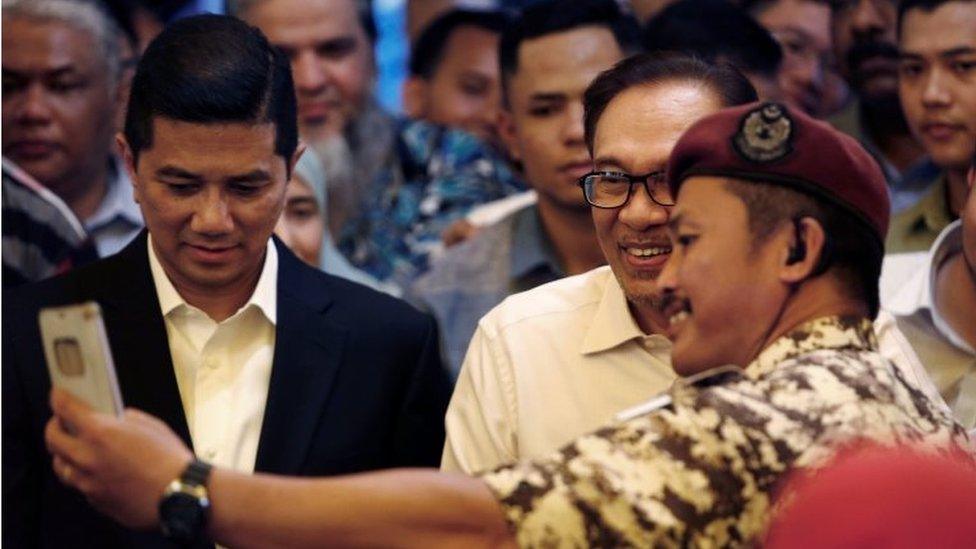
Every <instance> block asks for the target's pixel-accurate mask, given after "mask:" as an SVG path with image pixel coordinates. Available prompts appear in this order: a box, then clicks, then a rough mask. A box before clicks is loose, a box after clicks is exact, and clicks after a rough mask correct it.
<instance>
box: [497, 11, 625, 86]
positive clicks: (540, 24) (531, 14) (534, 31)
mask: <svg viewBox="0 0 976 549" xmlns="http://www.w3.org/2000/svg"><path fill="white" fill-rule="evenodd" d="M590 25H595V26H600V27H606V28H607V29H609V30H610V32H612V33H613V36H614V38H616V40H617V44H618V45H619V46H620V49H621V50H622V51H623V52H624V53H625V54H629V53H633V52H635V51H637V49H638V48H639V43H640V25H639V24H638V23H637V20H636V19H634V18H633V16H631V15H629V14H626V13H624V12H623V11H621V9H620V7H619V6H618V5H617V3H616V2H614V1H613V0H543V1H541V2H537V3H535V4H532V5H531V6H528V7H526V8H525V9H524V10H523V11H522V13H521V15H520V16H519V17H518V18H517V19H516V20H515V22H514V23H513V24H512V25H510V26H509V27H508V28H507V29H506V31H505V32H504V33H502V38H501V43H500V44H499V46H498V62H499V64H500V65H501V77H502V92H503V94H502V96H503V97H505V96H506V95H507V94H506V93H504V92H505V91H506V90H507V89H508V79H509V78H510V77H511V76H512V75H513V74H515V73H516V72H517V71H518V52H519V47H520V46H521V45H522V42H524V41H526V40H532V39H533V38H540V37H542V36H546V35H548V34H555V33H559V32H566V31H569V30H573V29H576V28H578V27H585V26H590Z"/></svg>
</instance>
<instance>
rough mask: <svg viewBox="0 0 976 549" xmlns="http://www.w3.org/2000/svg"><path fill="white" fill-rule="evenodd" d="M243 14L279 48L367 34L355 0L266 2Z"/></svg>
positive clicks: (272, 0) (261, 2) (259, 3)
mask: <svg viewBox="0 0 976 549" xmlns="http://www.w3.org/2000/svg"><path fill="white" fill-rule="evenodd" d="M243 15H244V18H245V19H246V20H247V22H248V23H250V24H252V25H255V26H257V27H258V28H260V29H261V31H262V32H263V33H264V34H265V35H266V36H267V37H268V40H269V41H270V42H272V43H274V44H276V45H285V46H300V45H306V44H311V43H316V42H321V41H325V40H332V39H336V38H341V37H344V36H349V35H353V34H357V33H359V32H363V33H364V32H365V30H364V29H363V28H362V24H361V23H360V21H359V16H358V12H357V11H356V4H355V0H263V1H259V2H256V3H255V4H254V5H253V6H252V7H250V8H249V9H248V10H247V11H246V12H244V14H243Z"/></svg>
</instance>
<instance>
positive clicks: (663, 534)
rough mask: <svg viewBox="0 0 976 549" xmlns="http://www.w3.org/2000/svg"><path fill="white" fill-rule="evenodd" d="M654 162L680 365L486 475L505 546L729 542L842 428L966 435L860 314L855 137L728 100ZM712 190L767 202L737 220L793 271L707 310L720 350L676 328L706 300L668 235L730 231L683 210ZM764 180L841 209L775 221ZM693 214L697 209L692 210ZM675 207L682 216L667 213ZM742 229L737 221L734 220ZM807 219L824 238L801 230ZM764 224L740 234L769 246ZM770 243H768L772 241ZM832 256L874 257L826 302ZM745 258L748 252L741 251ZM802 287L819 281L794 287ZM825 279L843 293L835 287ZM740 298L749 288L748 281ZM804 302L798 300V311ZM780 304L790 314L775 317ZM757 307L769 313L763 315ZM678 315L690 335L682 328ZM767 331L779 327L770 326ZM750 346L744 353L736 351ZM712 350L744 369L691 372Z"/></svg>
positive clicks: (951, 439)
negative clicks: (664, 182) (626, 401)
mask: <svg viewBox="0 0 976 549" xmlns="http://www.w3.org/2000/svg"><path fill="white" fill-rule="evenodd" d="M669 166H670V170H669V172H670V173H669V182H670V185H671V187H672V192H673V193H674V194H675V195H676V196H678V200H677V207H676V208H675V211H674V213H673V215H672V242H673V243H674V246H675V250H674V252H673V255H672V258H671V259H670V260H669V264H668V265H667V267H665V271H664V272H663V273H662V274H661V277H660V278H659V280H658V284H659V285H660V286H661V287H662V288H663V290H664V291H665V294H666V295H670V296H671V297H672V299H666V300H665V301H666V303H667V305H666V307H667V310H668V313H669V314H670V316H671V318H672V324H673V327H672V330H673V331H672V334H671V335H672V339H674V343H675V348H674V355H673V359H672V360H673V364H674V367H675V369H676V370H677V371H678V372H679V373H681V374H683V375H688V374H694V375H693V376H692V377H691V378H686V379H685V380H684V381H679V382H678V383H676V384H675V386H674V387H673V388H672V389H671V390H670V391H669V392H668V393H667V394H666V395H662V396H660V397H657V398H655V399H652V400H651V401H650V402H649V403H648V405H647V406H644V407H638V408H637V409H634V410H633V411H630V412H624V413H622V414H621V415H620V416H619V417H620V419H624V420H626V421H621V422H620V423H618V424H616V425H612V426H609V427H606V428H604V429H601V430H599V431H597V432H595V433H593V434H591V435H588V436H584V437H582V438H580V439H578V440H576V441H575V442H573V443H572V444H569V445H568V446H566V447H565V448H563V449H562V450H561V451H559V452H557V453H555V454H553V455H552V456H550V457H549V458H547V459H544V460H540V461H535V462H530V463H522V464H518V465H514V466H510V467H503V468H501V469H499V470H497V471H495V472H493V473H490V474H487V475H485V476H484V477H483V480H484V481H485V482H487V483H488V485H489V487H490V488H491V489H492V491H493V492H494V493H495V495H496V496H497V498H498V500H499V501H500V502H501V504H502V507H503V508H504V510H505V515H506V517H507V519H508V521H509V522H510V524H511V526H512V527H513V528H514V530H515V532H516V536H517V539H518V542H519V544H520V545H523V546H542V547H579V546H587V545H589V546H600V547H608V546H611V547H617V546H638V547H640V546H675V547H676V546H689V545H690V546H696V547H710V546H713V547H726V546H730V545H740V544H743V543H745V542H748V541H750V540H753V539H754V538H755V537H756V536H757V535H759V534H761V533H762V531H763V528H764V526H765V521H766V518H767V515H768V514H769V512H770V505H771V496H772V491H773V489H774V488H775V487H776V485H777V482H778V481H779V479H780V478H781V477H782V476H783V475H784V473H786V472H787V471H789V470H790V468H792V467H812V466H817V465H818V464H821V463H823V462H824V461H825V460H826V459H827V458H829V457H830V456H831V455H832V453H833V452H834V451H836V449H837V448H838V447H839V446H842V445H845V444H848V443H851V442H853V441H855V440H858V439H870V440H874V441H877V442H880V443H883V444H895V443H931V444H932V445H934V446H939V447H943V448H951V447H953V446H959V447H962V448H966V447H967V446H968V442H967V439H966V435H965V433H964V432H963V430H962V429H961V428H960V427H959V426H958V425H955V424H954V423H953V420H952V419H951V418H950V417H948V416H947V415H946V414H945V412H944V411H943V408H941V407H939V406H936V405H934V404H933V403H932V402H931V401H930V400H928V399H927V398H926V396H925V395H924V393H923V392H922V391H921V390H920V389H919V388H918V387H915V386H914V385H913V384H912V383H911V382H910V380H908V379H906V378H905V377H904V376H903V375H901V372H900V371H899V370H897V369H895V368H893V367H892V365H891V364H890V363H888V362H887V361H886V360H885V359H883V358H882V357H881V355H880V354H878V352H877V351H876V349H877V342H876V340H875V336H874V332H873V329H872V323H871V321H870V320H869V318H867V316H868V315H871V316H873V315H874V314H875V313H876V312H877V283H876V281H877V272H878V269H879V268H880V261H881V254H882V252H881V249H882V248H881V242H882V241H883V235H885V234H886V230H887V223H888V197H887V194H886V193H887V191H886V188H885V181H884V177H883V176H882V174H881V172H880V171H879V169H878V167H877V166H876V164H875V163H874V161H873V160H872V159H871V157H870V156H868V154H867V153H865V152H864V150H863V149H861V148H860V146H858V145H857V144H855V142H854V141H853V140H852V139H850V138H848V137H846V136H843V135H841V134H840V133H838V132H836V131H834V130H832V129H830V128H829V126H827V125H826V124H823V123H821V122H817V121H814V120H813V119H810V118H808V117H807V116H805V115H803V114H801V113H798V112H795V111H791V110H788V109H787V108H786V107H783V106H780V105H776V104H765V105H755V104H753V105H748V106H745V107H739V108H734V109H727V110H725V111H722V112H721V113H719V114H716V115H713V116H710V117H707V118H705V119H703V120H702V121H700V122H699V123H698V124H696V125H695V126H693V127H692V128H691V129H690V130H689V131H688V132H686V133H685V134H684V136H683V137H682V139H681V140H680V141H679V142H678V144H677V145H676V147H675V149H674V152H673V153H672V155H671V159H670V164H669ZM728 178H732V179H737V180H739V182H738V183H737V184H732V186H731V187H730V188H731V189H736V188H737V186H738V187H739V188H743V187H744V188H745V189H746V190H745V191H743V192H741V193H736V192H735V191H734V190H733V191H732V192H730V191H729V190H728V189H729V188H726V187H725V184H724V183H725V181H724V180H725V179H728ZM692 181H694V183H692ZM685 184H687V185H689V186H691V185H693V186H694V187H695V191H694V193H695V194H694V195H691V194H689V195H688V196H685V195H679V194H678V192H679V190H680V189H681V188H682V186H683V185H685ZM767 188H770V189H772V190H770V189H767ZM723 189H724V190H723ZM689 190H690V189H689ZM716 192H723V193H727V194H728V197H726V199H727V200H729V197H731V198H730V199H731V200H740V197H739V196H738V195H739V194H742V195H744V196H746V197H747V198H746V199H744V200H742V202H745V203H746V210H747V211H749V210H750V207H749V202H750V201H752V202H758V203H761V204H762V206H763V207H764V208H766V209H767V211H766V212H765V215H764V217H766V218H767V219H765V220H760V221H758V222H756V221H754V220H753V219H752V217H753V215H752V212H751V211H749V217H748V221H749V225H750V227H752V226H753V225H754V224H755V223H758V224H762V223H766V224H768V225H773V226H775V225H776V224H782V225H783V230H781V231H780V232H779V233H776V234H777V235H779V239H780V240H781V243H782V246H783V253H782V254H781V255H780V256H779V257H783V258H784V259H783V261H782V263H783V266H782V270H776V271H775V272H776V275H775V276H774V277H773V278H774V280H773V281H772V284H773V285H774V286H775V285H776V284H782V279H783V277H784V276H786V275H784V274H783V272H784V271H786V270H788V271H789V272H796V271H799V272H800V274H794V275H793V276H795V278H796V280H790V281H789V283H788V284H787V286H788V287H787V288H786V289H785V290H784V291H783V292H782V293H781V295H780V296H774V297H780V298H781V299H782V303H778V304H777V303H775V300H773V301H774V303H773V304H772V306H769V307H767V308H766V311H765V313H766V314H765V316H766V318H763V315H762V314H761V313H760V314H750V315H749V316H748V317H747V318H748V319H749V320H750V321H752V322H751V323H745V322H742V323H740V324H739V325H736V324H734V323H729V324H727V325H724V326H723V328H724V331H726V332H731V333H732V335H734V336H735V338H734V339H732V340H730V341H729V342H728V344H727V348H724V349H723V348H722V347H723V340H722V339H721V337H718V338H716V337H710V335H714V334H709V333H708V331H707V329H705V328H703V327H701V326H697V327H689V326H688V325H689V324H692V323H695V322H699V320H698V319H696V318H695V317H696V316H700V315H705V314H707V313H710V312H716V309H714V308H712V309H707V308H706V305H704V304H703V305H702V307H701V312H700V311H699V307H698V305H699V302H701V301H702V299H699V301H698V302H696V300H695V298H696V294H695V293H694V291H693V290H694V288H693V287H692V286H693V284H687V285H686V286H689V288H687V289H688V292H687V295H684V293H683V290H685V289H686V288H685V287H684V286H683V285H682V277H683V276H684V278H690V277H691V276H693V275H692V274H690V273H689V270H690V269H694V268H695V267H693V266H691V263H692V262H693V261H695V259H693V254H695V253H698V252H696V251H694V250H693V249H692V248H691V244H690V243H688V244H686V243H683V239H684V238H685V237H686V236H687V234H694V235H695V236H696V237H697V238H698V239H700V242H695V243H694V246H707V245H709V244H706V239H711V241H712V242H715V241H716V239H718V238H722V239H723V241H722V242H720V243H719V244H718V245H720V246H723V247H726V248H729V247H734V246H735V243H734V242H731V243H730V241H729V240H728V239H729V238H730V237H729V236H728V235H727V234H722V235H715V234H710V233H709V226H708V225H705V226H702V225H701V223H702V220H701V219H697V220H695V219H694V217H693V216H694V214H695V210H694V209H693V208H692V206H693V204H691V203H690V202H689V201H692V200H696V199H697V200H700V201H705V202H711V205H710V207H711V208H717V210H716V211H721V205H723V204H724V203H718V202H716V201H717V200H719V198H718V197H715V196H714V194H713V193H716ZM770 192H771V193H773V194H772V198H773V199H774V200H775V202H777V203H781V204H782V203H789V202H791V201H793V202H797V201H798V202H799V203H800V204H803V203H804V201H807V202H808V201H809V200H810V199H811V198H812V199H813V201H814V202H819V203H820V204H821V205H822V208H821V209H828V208H829V209H831V210H832V212H833V216H832V217H834V218H836V217H838V215H839V216H843V217H845V218H847V219H844V220H842V221H847V222H849V223H846V224H838V222H837V220H836V219H835V220H834V221H821V220H820V219H815V218H817V217H820V216H818V215H813V216H810V217H807V216H805V215H801V216H800V217H797V218H794V219H791V217H792V216H787V217H786V218H785V219H782V220H779V219H775V215H776V213H777V212H776V211H775V209H776V208H775V207H773V206H771V205H770V203H769V202H770V201H769V200H761V199H759V198H757V196H758V197H761V195H762V194H764V193H766V194H769V193H770ZM794 194H801V195H805V197H800V198H798V199H797V197H795V196H792V195H794ZM767 198H769V197H767ZM782 208H785V209H787V210H788V209H789V206H788V204H787V205H784V206H782ZM770 209H772V210H774V211H773V212H772V213H770V212H769V210H770ZM800 210H801V211H803V212H805V213H809V212H813V211H816V210H815V209H813V208H811V207H805V208H804V207H801V208H800ZM698 213H712V210H706V209H701V208H699V210H698ZM804 217H807V218H806V219H803V218H804ZM830 217H831V216H830V215H826V216H823V218H824V219H829V218H830ZM769 218H772V219H769ZM689 219H691V221H689ZM675 220H678V221H677V223H675ZM692 223H698V224H699V225H698V226H697V228H693V229H688V228H686V227H684V225H687V224H692ZM814 224H815V225H817V226H818V227H814V226H813V225H814ZM824 226H826V229H824V228H823V227H824ZM836 227H843V229H844V230H843V231H839V235H842V238H843V239H844V240H845V241H846V242H836V241H831V240H832V239H833V240H837V239H838V236H839V235H838V234H830V233H831V228H836ZM760 229H761V227H760ZM729 232H731V231H725V233H729ZM743 232H744V233H746V234H748V230H747V229H743ZM754 232H755V231H753V233H754ZM814 232H818V233H820V234H822V235H823V238H821V239H815V238H813V237H812V236H811V234H812V233H814ZM857 232H860V233H861V235H862V236H866V237H867V238H860V239H859V238H858V237H857V236H856V235H855V234H853V233H857ZM686 233H687V234H686ZM824 233H826V234H824ZM776 238H777V237H776V236H770V237H768V238H767V239H765V240H762V239H758V238H757V240H760V243H761V245H762V246H764V247H766V248H769V247H773V248H775V246H777V244H779V243H778V242H777V241H776ZM826 242H830V243H829V244H826ZM684 248H687V250H686V249H684ZM858 248H860V249H858ZM753 249H755V246H753ZM710 251H711V250H709V251H702V252H701V253H710ZM760 253H761V252H756V254H760ZM771 253H773V254H774V257H775V250H773V252H771ZM817 256H819V257H817ZM845 257H847V258H851V257H853V258H855V261H861V262H864V263H867V264H868V265H867V270H866V276H872V273H873V277H874V281H875V282H874V284H873V285H868V287H869V288H872V290H869V291H873V294H872V295H867V296H863V297H864V301H865V303H863V304H861V306H860V307H859V306H858V304H857V303H854V304H851V305H847V306H840V307H836V310H835V311H832V310H831V307H833V306H834V305H833V304H838V303H845V302H849V301H851V299H849V298H848V297H847V295H846V294H847V293H849V292H838V290H837V289H836V286H829V285H828V284H827V283H826V282H825V280H828V279H829V278H834V279H840V280H845V279H841V278H840V277H839V276H838V275H836V274H834V273H832V272H830V269H831V267H832V264H833V263H840V262H842V261H845ZM710 259H713V260H714V259H715V258H714V257H712V258H710ZM749 259H750V261H753V262H762V261H763V259H762V257H759V256H758V255H755V256H752V257H750V258H749ZM872 263H874V264H872ZM723 267H724V265H723ZM730 268H734V266H730ZM777 269H779V267H777ZM729 276H731V275H729ZM726 280H728V278H727V277H726ZM708 282H710V283H711V286H712V288H710V291H713V292H718V293H719V294H722V295H721V297H722V298H723V300H724V301H726V302H733V303H734V302H735V301H736V299H742V298H741V297H738V296H737V295H735V294H750V293H751V292H750V290H752V291H753V292H755V291H756V288H762V287H765V286H763V285H762V282H761V281H754V283H755V284H756V288H744V287H741V286H740V287H732V286H729V287H724V288H718V289H716V288H715V287H716V286H723V284H722V281H721V280H719V279H717V278H716V279H714V280H709V281H708ZM808 285H810V286H812V285H819V289H817V290H813V289H808V288H804V286H808ZM725 286H728V284H725ZM763 293H775V289H774V290H772V291H770V292H763ZM830 293H833V294H837V293H841V294H844V295H842V298H841V299H838V298H837V297H836V296H831V295H830ZM855 294H856V292H855ZM697 297H699V298H701V292H698V295H697ZM815 298H817V299H816V301H814V299H815ZM745 299H748V300H750V301H762V300H763V299H762V297H760V296H757V295H746V296H745ZM819 303H830V304H832V305H828V306H820V305H819ZM807 311H814V313H813V314H812V315H809V314H808V315H807V318H804V316H803V315H804V314H805V313H806V312H807ZM718 312H721V310H718ZM858 312H862V314H856V313H858ZM688 313H690V314H688ZM790 319H796V320H797V321H798V322H797V323H795V324H793V325H792V326H790V323H791V322H790ZM743 320H744V319H743ZM707 321H708V319H702V320H701V321H700V323H705V322H707ZM770 321H771V322H772V323H773V325H774V328H767V327H766V323H767V322H770ZM746 324H755V325H754V326H749V325H746ZM692 329H694V330H695V332H694V334H695V335H694V336H693V337H686V335H687V334H686V332H689V331H690V330H692ZM771 333H778V334H781V335H779V336H778V337H770V335H769V334H771ZM740 338H741V339H740ZM753 341H759V342H761V343H760V344H759V345H753V344H752V342H753ZM767 341H769V343H768V344H765V343H766V342H767ZM702 346H706V347H708V349H706V350H704V351H703V350H702V349H701V347H702ZM753 348H758V349H761V352H759V353H758V355H755V356H754V357H750V356H749V354H750V353H749V349H753ZM703 353H704V354H705V355H707V357H705V358H703V357H702V356H701V355H702V354H703ZM726 363H735V364H740V365H742V366H744V368H739V367H735V366H732V367H729V366H726V367H720V368H717V369H713V370H705V371H701V370H702V368H708V367H713V366H715V365H716V364H726Z"/></svg>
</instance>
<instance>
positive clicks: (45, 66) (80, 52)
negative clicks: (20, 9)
mask: <svg viewBox="0 0 976 549" xmlns="http://www.w3.org/2000/svg"><path fill="white" fill-rule="evenodd" d="M96 60H97V48H96V47H95V38H94V37H92V36H91V35H90V34H89V33H87V32H85V31H84V30H81V29H78V28H76V27H74V26H72V25H69V24H68V23H64V22H60V21H51V20H48V21H35V20H30V19H25V18H14V19H9V20H7V19H5V20H4V21H3V64H4V67H5V68H7V67H8V66H9V67H11V68H13V67H18V66H23V67H24V68H30V69H40V70H59V69H64V68H87V67H90V66H93V65H95V64H96V63H95V62H96Z"/></svg>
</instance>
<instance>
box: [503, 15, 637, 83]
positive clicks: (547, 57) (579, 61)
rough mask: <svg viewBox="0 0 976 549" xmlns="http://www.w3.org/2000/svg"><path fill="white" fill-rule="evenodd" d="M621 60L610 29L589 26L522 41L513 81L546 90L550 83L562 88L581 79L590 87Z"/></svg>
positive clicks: (620, 53) (621, 55) (618, 48)
mask: <svg viewBox="0 0 976 549" xmlns="http://www.w3.org/2000/svg"><path fill="white" fill-rule="evenodd" d="M621 58H623V54H622V52H621V51H620V46H619V45H618V44H617V41H616V39H615V38H614V36H613V33H612V32H610V29H608V28H606V27H602V26H596V25H587V26H585V27H578V28H575V29H571V30H568V31H563V32H557V33H552V34H546V35H544V36H539V37H537V38H530V39H528V40H525V41H524V42H522V43H521V44H520V45H519V49H518V67H517V69H516V71H515V74H514V75H513V77H512V80H513V81H517V82H520V83H536V85H537V86H542V87H545V85H546V84H547V83H550V82H551V83H552V85H558V84H559V83H561V82H565V81H573V82H575V81H578V80H584V81H585V82H586V83H587V84H588V83H589V82H590V81H592V79H593V78H594V77H596V75H597V74H599V73H600V72H602V71H604V70H606V69H608V68H610V67H611V66H612V65H613V64H614V63H616V62H617V61H619V60H620V59H621Z"/></svg>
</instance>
